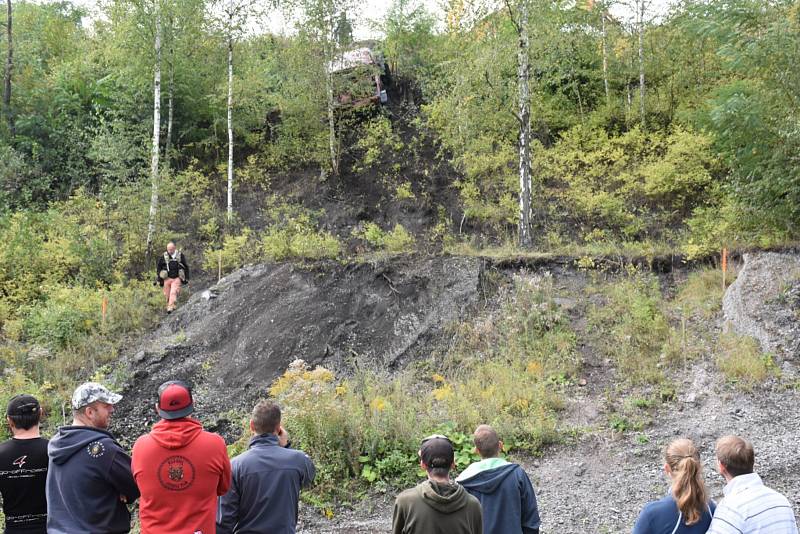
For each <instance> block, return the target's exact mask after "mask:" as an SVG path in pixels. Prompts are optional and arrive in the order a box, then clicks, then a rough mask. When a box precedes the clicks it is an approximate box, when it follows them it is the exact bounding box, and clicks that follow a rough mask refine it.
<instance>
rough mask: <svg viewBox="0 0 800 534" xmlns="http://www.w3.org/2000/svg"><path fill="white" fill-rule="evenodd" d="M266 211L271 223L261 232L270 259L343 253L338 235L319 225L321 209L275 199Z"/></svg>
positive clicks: (324, 257) (316, 256)
mask: <svg viewBox="0 0 800 534" xmlns="http://www.w3.org/2000/svg"><path fill="white" fill-rule="evenodd" d="M266 215H267V219H268V220H270V221H272V224H270V225H269V227H268V228H267V230H266V231H265V232H264V233H263V234H262V235H261V252H262V253H263V254H264V256H266V257H267V258H268V259H271V260H273V261H281V260H285V259H309V260H320V259H326V258H336V257H338V256H339V254H341V250H342V246H341V243H340V242H339V239H338V238H337V237H336V236H334V235H333V234H331V233H330V232H327V231H324V230H321V229H318V228H317V224H318V223H317V221H318V219H319V217H320V215H321V213H315V212H313V211H311V210H307V209H305V208H303V207H302V206H296V205H291V204H285V203H280V202H277V201H276V200H275V199H273V200H271V201H270V203H269V204H268V208H267V214H266Z"/></svg>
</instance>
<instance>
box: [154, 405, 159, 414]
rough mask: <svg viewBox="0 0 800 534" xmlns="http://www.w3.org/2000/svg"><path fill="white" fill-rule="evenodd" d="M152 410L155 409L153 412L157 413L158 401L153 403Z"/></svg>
mask: <svg viewBox="0 0 800 534" xmlns="http://www.w3.org/2000/svg"><path fill="white" fill-rule="evenodd" d="M153 410H155V412H156V415H158V403H155V404H154V405H153Z"/></svg>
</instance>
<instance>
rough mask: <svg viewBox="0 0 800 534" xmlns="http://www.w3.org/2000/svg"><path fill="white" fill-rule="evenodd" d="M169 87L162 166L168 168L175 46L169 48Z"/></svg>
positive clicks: (172, 113) (170, 143)
mask: <svg viewBox="0 0 800 534" xmlns="http://www.w3.org/2000/svg"><path fill="white" fill-rule="evenodd" d="M167 68H168V69H169V87H167V141H166V145H165V148H164V168H165V169H167V170H169V168H170V163H171V162H170V153H171V151H172V117H173V116H174V109H175V104H174V102H175V48H174V46H170V49H169V65H168V66H167Z"/></svg>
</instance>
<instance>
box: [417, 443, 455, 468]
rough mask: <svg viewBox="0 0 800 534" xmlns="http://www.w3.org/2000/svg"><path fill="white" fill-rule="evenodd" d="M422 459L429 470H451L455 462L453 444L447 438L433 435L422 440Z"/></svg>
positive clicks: (420, 450) (420, 451) (420, 449)
mask: <svg viewBox="0 0 800 534" xmlns="http://www.w3.org/2000/svg"><path fill="white" fill-rule="evenodd" d="M419 454H420V459H421V460H422V462H423V463H424V464H425V465H427V466H428V469H450V467H451V466H452V465H453V461H454V460H455V453H454V452H453V442H452V441H450V440H449V439H448V438H447V437H446V436H441V435H433V436H429V437H427V438H425V439H423V440H422V445H421V446H420V448H419Z"/></svg>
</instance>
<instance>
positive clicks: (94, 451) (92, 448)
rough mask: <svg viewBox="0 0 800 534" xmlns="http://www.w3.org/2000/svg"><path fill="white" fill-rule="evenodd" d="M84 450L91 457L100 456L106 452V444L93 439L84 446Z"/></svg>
mask: <svg viewBox="0 0 800 534" xmlns="http://www.w3.org/2000/svg"><path fill="white" fill-rule="evenodd" d="M86 452H88V453H89V456H91V457H92V458H100V457H101V456H103V455H104V454H105V453H106V446H105V445H103V444H102V443H101V442H99V441H93V442H91V443H90V444H89V445H87V446H86Z"/></svg>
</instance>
